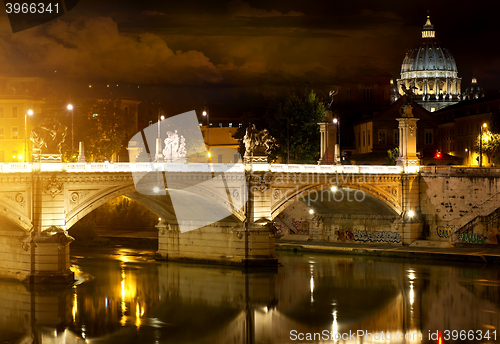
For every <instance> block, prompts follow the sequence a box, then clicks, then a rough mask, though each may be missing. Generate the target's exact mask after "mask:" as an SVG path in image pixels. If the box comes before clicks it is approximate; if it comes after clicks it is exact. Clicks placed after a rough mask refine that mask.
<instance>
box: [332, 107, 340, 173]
mask: <svg viewBox="0 0 500 344" xmlns="http://www.w3.org/2000/svg"><path fill="white" fill-rule="evenodd" d="M337 115H338V113H337ZM333 124H336V125H337V137H336V139H337V142H336V145H335V147H336V148H337V150H338V159H337V164H340V120H339V119H338V118H337V117H335V118H334V119H333ZM334 153H335V152H334ZM335 158H336V156H335ZM335 158H334V159H335Z"/></svg>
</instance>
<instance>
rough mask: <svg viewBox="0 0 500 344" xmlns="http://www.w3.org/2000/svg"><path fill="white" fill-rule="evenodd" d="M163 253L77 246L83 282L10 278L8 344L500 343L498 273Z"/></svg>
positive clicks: (1, 324) (0, 331) (359, 261)
mask: <svg viewBox="0 0 500 344" xmlns="http://www.w3.org/2000/svg"><path fill="white" fill-rule="evenodd" d="M153 254H154V252H152V251H141V250H134V249H126V248H120V247H117V248H92V249H74V248H73V249H72V256H73V270H74V271H75V273H76V276H77V280H78V281H77V283H76V284H75V285H73V286H39V285H36V286H29V285H24V284H20V283H15V282H7V281H0V292H1V295H0V343H86V342H88V343H120V344H122V343H141V344H142V343H144V344H147V343H154V344H156V343H302V342H304V343H437V340H438V336H441V340H442V343H464V342H466V343H495V342H500V339H499V336H500V333H499V326H500V316H499V310H500V282H499V280H500V276H499V275H500V272H499V271H500V270H499V269H498V268H496V267H491V266H486V265H477V264H474V265H466V264H463V263H462V264H449V263H448V264H438V263H436V262H429V261H409V260H406V261H405V260H394V259H392V260H382V259H373V258H367V257H357V256H333V255H321V254H312V253H285V252H279V253H278V258H279V261H280V262H281V264H282V265H283V266H281V267H279V268H274V269H257V270H250V272H248V273H245V272H244V271H243V270H241V269H235V268H230V267H220V266H208V265H195V264H181V263H167V262H156V261H155V260H154V255H153ZM454 331H455V332H454ZM464 336H465V337H464ZM480 337H481V338H480ZM484 337H489V340H488V339H487V338H484ZM454 338H455V339H456V340H453V339H454ZM460 338H462V339H460Z"/></svg>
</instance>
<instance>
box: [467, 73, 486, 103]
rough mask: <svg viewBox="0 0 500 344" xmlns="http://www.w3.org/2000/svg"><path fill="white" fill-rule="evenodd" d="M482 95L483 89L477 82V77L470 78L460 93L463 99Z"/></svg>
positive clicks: (476, 97)
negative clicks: (467, 85) (468, 84)
mask: <svg viewBox="0 0 500 344" xmlns="http://www.w3.org/2000/svg"><path fill="white" fill-rule="evenodd" d="M482 97H484V89H483V88H482V87H481V86H479V85H478V84H477V79H476V78H472V82H471V84H470V86H469V87H467V89H466V90H465V93H464V94H463V95H462V99H463V100H472V99H478V98H482Z"/></svg>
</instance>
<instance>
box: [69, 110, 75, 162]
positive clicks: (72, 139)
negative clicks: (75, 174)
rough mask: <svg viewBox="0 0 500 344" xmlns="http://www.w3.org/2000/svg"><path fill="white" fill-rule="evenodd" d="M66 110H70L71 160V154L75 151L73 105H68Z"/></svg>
mask: <svg viewBox="0 0 500 344" xmlns="http://www.w3.org/2000/svg"><path fill="white" fill-rule="evenodd" d="M68 110H71V158H72V159H73V152H74V151H75V140H74V131H73V105H71V104H68Z"/></svg>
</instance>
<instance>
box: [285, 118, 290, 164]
mask: <svg viewBox="0 0 500 344" xmlns="http://www.w3.org/2000/svg"><path fill="white" fill-rule="evenodd" d="M288 127H290V121H289V119H288V118H287V119H286V163H287V165H289V164H290V132H289V131H290V130H289V128H288Z"/></svg>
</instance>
